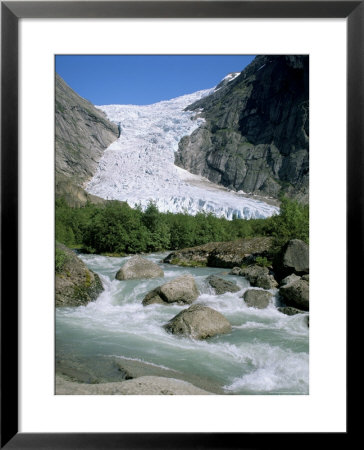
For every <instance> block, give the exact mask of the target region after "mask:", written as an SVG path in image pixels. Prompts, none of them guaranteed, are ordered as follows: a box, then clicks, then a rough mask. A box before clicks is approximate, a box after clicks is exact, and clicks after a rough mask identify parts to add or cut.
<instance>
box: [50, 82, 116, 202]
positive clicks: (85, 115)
mask: <svg viewBox="0 0 364 450" xmlns="http://www.w3.org/2000/svg"><path fill="white" fill-rule="evenodd" d="M55 100H56V102H55V103H56V104H55V115H56V167H55V170H56V195H66V194H67V195H68V196H71V197H72V198H73V197H74V195H73V193H74V192H76V191H77V195H76V197H77V198H76V197H75V198H74V199H73V200H74V201H75V203H76V204H77V203H78V202H81V203H83V200H82V201H81V197H82V199H84V200H85V201H86V199H91V197H92V196H89V194H87V193H85V192H84V191H83V190H82V188H80V186H82V184H83V183H84V182H85V181H87V180H88V179H90V178H91V177H92V176H93V175H94V173H95V171H96V168H97V163H98V161H99V159H100V158H101V156H102V153H103V151H104V150H105V149H106V148H107V147H108V146H109V145H110V144H111V143H112V142H113V141H115V140H116V139H117V137H118V134H119V133H118V127H117V125H115V124H113V123H111V122H109V120H108V119H107V118H106V116H105V114H104V113H103V112H102V111H100V110H98V109H96V108H95V107H94V106H93V105H92V104H91V103H90V102H88V101H87V100H85V99H84V98H82V97H80V96H79V95H78V94H76V92H74V91H73V90H72V89H71V88H70V87H69V86H68V85H67V84H66V83H65V82H64V81H63V79H62V78H61V77H60V76H59V75H56V98H55ZM80 192H81V194H82V195H80ZM72 198H70V202H71V203H72Z"/></svg>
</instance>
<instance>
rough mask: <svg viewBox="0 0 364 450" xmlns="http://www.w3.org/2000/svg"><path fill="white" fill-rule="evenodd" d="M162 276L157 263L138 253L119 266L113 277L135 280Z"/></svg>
mask: <svg viewBox="0 0 364 450" xmlns="http://www.w3.org/2000/svg"><path fill="white" fill-rule="evenodd" d="M163 276H164V272H163V270H162V269H161V268H160V267H159V266H158V264H156V263H154V262H153V261H149V260H148V259H146V258H143V257H142V256H140V255H135V256H133V257H132V258H131V259H129V261H127V262H126V263H125V264H124V265H123V267H121V269H120V270H119V271H118V272H117V274H116V276H115V278H116V279H117V280H135V279H143V278H159V277H163Z"/></svg>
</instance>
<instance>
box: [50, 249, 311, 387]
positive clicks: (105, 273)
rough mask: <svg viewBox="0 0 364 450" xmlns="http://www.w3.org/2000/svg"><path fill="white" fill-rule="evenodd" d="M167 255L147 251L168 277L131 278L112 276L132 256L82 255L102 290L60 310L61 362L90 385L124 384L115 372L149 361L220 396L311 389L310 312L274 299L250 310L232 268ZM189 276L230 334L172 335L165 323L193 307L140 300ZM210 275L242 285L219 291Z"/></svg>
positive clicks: (155, 367)
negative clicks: (291, 309) (180, 262)
mask: <svg viewBox="0 0 364 450" xmlns="http://www.w3.org/2000/svg"><path fill="white" fill-rule="evenodd" d="M166 255H167V254H151V255H148V256H147V258H148V259H150V260H152V261H154V262H157V263H158V264H160V265H161V266H162V268H163V270H164V274H165V276H164V278H156V279H149V280H129V281H118V280H115V274H116V272H117V271H118V269H119V268H120V267H121V266H122V265H123V263H124V262H125V261H126V260H127V259H129V258H128V257H125V258H115V257H106V256H99V255H79V256H80V257H81V259H82V260H83V261H84V262H85V263H86V265H87V266H88V267H89V268H90V269H91V270H93V271H94V272H96V273H98V274H99V275H100V278H101V280H102V282H103V285H104V288H105V291H104V292H103V293H102V294H101V295H100V296H99V298H98V299H97V300H96V301H95V302H91V303H89V304H88V305H87V306H80V307H66V308H57V310H56V360H57V364H58V365H61V367H63V368H64V367H68V374H71V376H72V375H73V374H74V377H75V378H76V379H78V380H79V381H86V382H95V377H96V382H99V381H100V380H101V381H117V380H119V381H122V379H120V371H119V372H118V371H117V370H116V369H115V368H116V367H117V362H118V361H120V362H124V363H128V362H129V363H134V364H142V363H149V366H147V365H145V364H143V367H150V369H151V370H152V369H153V370H152V373H151V374H152V375H155V374H158V372H157V373H156V370H160V372H159V373H160V375H161V376H163V374H165V376H170V377H174V378H178V379H185V380H186V381H190V382H191V383H193V384H195V385H197V386H198V387H203V388H205V389H206V390H211V391H213V392H215V393H221V394H224V393H225V394H308V379H309V375H308V361H309V356H308V348H309V344H308V335H309V333H308V327H307V322H306V320H305V319H306V317H305V315H306V314H297V315H294V316H287V315H284V314H282V313H280V312H279V311H278V310H277V309H276V306H277V305H278V306H279V304H278V301H279V300H278V299H277V298H276V296H274V300H273V303H274V304H272V305H270V306H269V307H268V308H267V309H254V308H248V307H247V306H246V305H245V304H244V300H243V299H242V298H241V296H242V294H243V293H244V292H245V290H247V288H250V284H249V282H248V281H247V280H245V279H244V278H243V277H240V276H233V275H229V274H228V273H229V271H230V270H229V269H218V268H185V267H179V266H173V265H170V264H163V263H162V260H163V258H164V257H165V256H166ZM185 273H190V274H192V275H193V276H194V278H195V280H196V283H197V286H198V288H199V291H200V296H199V298H198V299H197V300H196V302H195V303H201V304H204V305H206V306H209V307H211V308H214V309H215V310H217V311H219V312H221V313H222V314H223V315H224V316H225V317H226V318H227V319H228V320H229V321H230V323H231V325H232V332H230V333H229V334H226V335H220V336H215V337H213V338H210V339H207V340H205V341H195V340H192V339H189V338H184V337H179V336H174V335H171V334H169V333H167V332H166V331H165V330H164V329H163V325H164V324H166V323H167V322H168V321H169V320H170V319H171V318H172V317H174V316H175V315H176V314H177V313H179V312H180V311H181V310H182V309H185V308H187V307H188V305H187V306H178V305H170V306H169V305H168V306H164V305H158V304H154V305H149V306H143V305H142V300H143V298H144V296H145V295H146V294H147V293H148V292H149V291H150V290H152V289H153V288H155V287H157V286H159V285H161V284H163V283H165V282H167V281H170V280H171V279H173V278H176V277H177V276H180V275H182V274H185ZM211 274H218V275H219V276H221V277H222V278H225V279H226V280H230V281H234V282H236V283H237V284H238V286H239V287H240V288H241V290H240V291H239V292H237V293H226V294H223V295H214V291H213V290H212V288H211V287H209V286H208V284H207V282H206V278H207V276H209V275H211ZM271 292H273V293H274V294H276V293H277V291H276V290H272V291H271ZM111 362H112V364H111ZM80 368H81V369H80ZM167 369H169V371H168V370H167ZM82 371H83V372H82ZM66 372H67V371H66ZM82 373H83V378H82V376H80V374H82ZM91 374H92V376H91ZM142 375H147V373H143V374H142ZM93 377H94V378H93ZM118 377H119V378H118Z"/></svg>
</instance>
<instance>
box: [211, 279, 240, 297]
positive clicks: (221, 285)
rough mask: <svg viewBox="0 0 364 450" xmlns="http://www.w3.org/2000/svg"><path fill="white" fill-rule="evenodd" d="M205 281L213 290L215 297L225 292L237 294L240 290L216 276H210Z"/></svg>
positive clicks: (235, 285)
mask: <svg viewBox="0 0 364 450" xmlns="http://www.w3.org/2000/svg"><path fill="white" fill-rule="evenodd" d="M207 281H208V283H209V285H210V286H211V287H213V288H214V290H215V293H216V295H221V294H225V292H238V291H240V288H239V286H238V285H237V284H235V283H233V282H232V281H227V280H224V279H223V278H220V277H218V276H216V275H210V276H209V277H208V278H207Z"/></svg>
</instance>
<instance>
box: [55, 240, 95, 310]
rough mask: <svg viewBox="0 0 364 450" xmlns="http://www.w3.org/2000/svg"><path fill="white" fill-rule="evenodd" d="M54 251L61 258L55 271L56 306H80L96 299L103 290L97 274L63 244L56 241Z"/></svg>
mask: <svg viewBox="0 0 364 450" xmlns="http://www.w3.org/2000/svg"><path fill="white" fill-rule="evenodd" d="M56 251H57V252H58V257H59V258H62V264H60V266H59V267H58V270H57V271H56V289H55V291H56V306H81V305H86V304H87V303H89V302H91V301H93V300H96V298H97V297H98V296H99V295H100V293H101V292H102V291H103V286H102V283H101V280H100V278H99V276H98V275H97V274H96V273H94V272H92V270H90V269H88V268H87V267H86V265H85V264H84V263H83V261H81V260H80V259H79V258H78V257H77V256H76V254H75V253H74V252H73V251H72V250H70V249H69V248H67V247H66V246H64V245H63V244H59V243H57V244H56Z"/></svg>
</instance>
